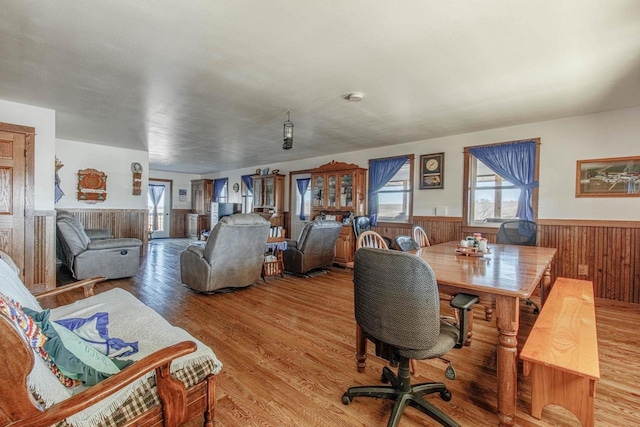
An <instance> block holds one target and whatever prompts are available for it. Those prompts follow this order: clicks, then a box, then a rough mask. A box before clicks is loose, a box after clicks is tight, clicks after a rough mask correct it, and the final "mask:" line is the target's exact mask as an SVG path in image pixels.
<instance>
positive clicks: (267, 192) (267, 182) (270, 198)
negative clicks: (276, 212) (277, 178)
mask: <svg viewBox="0 0 640 427" xmlns="http://www.w3.org/2000/svg"><path fill="white" fill-rule="evenodd" d="M274 191H275V185H274V181H273V178H265V179H264V206H268V207H274V206H275V205H276V201H275V193H274Z"/></svg>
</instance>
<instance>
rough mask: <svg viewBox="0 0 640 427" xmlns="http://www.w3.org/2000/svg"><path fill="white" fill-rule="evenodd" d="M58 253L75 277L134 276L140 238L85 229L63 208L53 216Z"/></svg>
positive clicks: (140, 244)
mask: <svg viewBox="0 0 640 427" xmlns="http://www.w3.org/2000/svg"><path fill="white" fill-rule="evenodd" d="M56 228H57V239H58V245H59V250H58V256H59V257H60V260H61V261H62V264H63V265H65V266H66V267H67V268H68V269H69V270H70V271H71V274H72V275H73V277H75V278H76V279H77V280H81V279H86V278H89V277H94V276H105V277H106V278H107V279H119V278H121V277H131V276H135V275H136V273H137V272H138V267H139V266H140V247H141V246H142V241H141V240H139V239H133V238H121V239H113V238H112V235H111V233H110V232H109V231H108V230H104V229H87V230H85V228H84V227H83V226H82V223H80V220H79V219H78V218H76V217H74V216H73V215H72V214H70V213H68V212H64V211H60V212H58V214H57V216H56Z"/></svg>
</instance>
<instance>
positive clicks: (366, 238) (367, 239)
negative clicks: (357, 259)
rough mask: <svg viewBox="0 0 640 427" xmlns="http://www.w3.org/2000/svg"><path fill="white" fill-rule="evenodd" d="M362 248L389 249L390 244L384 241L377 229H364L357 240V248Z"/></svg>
mask: <svg viewBox="0 0 640 427" xmlns="http://www.w3.org/2000/svg"><path fill="white" fill-rule="evenodd" d="M360 248H379V249H389V245H387V242H385V241H384V239H383V238H382V236H381V235H379V234H378V233H376V232H375V231H371V230H368V231H363V232H362V233H360V236H359V237H358V241H357V242H356V250H358V249H360Z"/></svg>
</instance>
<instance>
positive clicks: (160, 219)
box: [147, 178, 173, 239]
mask: <svg viewBox="0 0 640 427" xmlns="http://www.w3.org/2000/svg"><path fill="white" fill-rule="evenodd" d="M172 188H173V181H171V180H160V179H152V178H149V189H148V191H147V200H148V202H147V204H148V206H149V238H150V239H163V238H168V237H171V194H172Z"/></svg>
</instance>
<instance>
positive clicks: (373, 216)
mask: <svg viewBox="0 0 640 427" xmlns="http://www.w3.org/2000/svg"><path fill="white" fill-rule="evenodd" d="M408 159H409V158H408V157H406V156H404V157H392V158H389V159H380V160H370V161H369V193H368V194H369V219H370V220H371V225H378V191H380V190H381V189H382V188H383V187H384V186H385V185H386V184H387V182H389V181H390V180H391V178H393V176H394V175H395V174H396V173H398V171H399V170H400V168H401V167H402V165H404V164H405V163H406V162H407V160H408Z"/></svg>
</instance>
